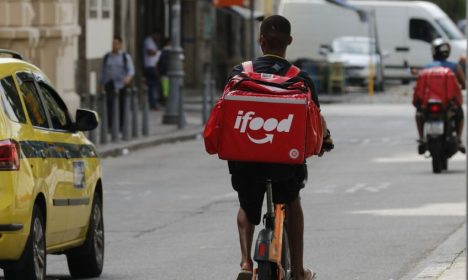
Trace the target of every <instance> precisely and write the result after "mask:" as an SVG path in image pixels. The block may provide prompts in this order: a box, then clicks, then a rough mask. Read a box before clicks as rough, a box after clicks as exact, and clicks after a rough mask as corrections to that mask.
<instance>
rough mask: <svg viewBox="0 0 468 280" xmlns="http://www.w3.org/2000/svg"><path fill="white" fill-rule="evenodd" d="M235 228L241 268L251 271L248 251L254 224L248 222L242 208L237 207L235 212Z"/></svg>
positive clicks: (250, 259)
mask: <svg viewBox="0 0 468 280" xmlns="http://www.w3.org/2000/svg"><path fill="white" fill-rule="evenodd" d="M237 228H238V230H239V241H240V247H241V254H242V260H241V264H240V266H241V269H242V270H248V271H253V261H252V257H251V256H250V252H251V251H252V241H253V235H254V230H255V226H254V225H253V224H251V223H250V221H249V219H248V218H247V213H245V211H244V209H242V208H239V212H238V213H237Z"/></svg>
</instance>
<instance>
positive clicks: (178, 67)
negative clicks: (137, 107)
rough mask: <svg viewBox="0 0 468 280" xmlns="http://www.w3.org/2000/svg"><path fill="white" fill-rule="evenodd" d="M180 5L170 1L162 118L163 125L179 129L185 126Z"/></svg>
mask: <svg viewBox="0 0 468 280" xmlns="http://www.w3.org/2000/svg"><path fill="white" fill-rule="evenodd" d="M181 10H182V8H181V4H180V0H172V1H171V42H172V43H171V48H170V55H169V65H168V73H167V75H168V76H169V100H168V105H167V109H166V112H165V114H164V116H163V123H164V124H177V125H178V127H179V128H184V127H185V125H186V121H185V115H184V107H183V105H184V103H183V94H182V87H183V82H184V81H183V78H184V68H183V60H184V50H183V49H182V47H181V42H180V41H181V39H180V37H181V36H180V35H181V33H182V32H181V24H180V21H181Z"/></svg>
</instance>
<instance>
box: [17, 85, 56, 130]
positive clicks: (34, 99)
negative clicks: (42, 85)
mask: <svg viewBox="0 0 468 280" xmlns="http://www.w3.org/2000/svg"><path fill="white" fill-rule="evenodd" d="M20 90H21V93H22V95H23V99H24V103H25V105H26V110H27V111H28V115H29V119H30V120H31V124H32V125H33V126H37V127H44V128H48V127H49V124H48V121H47V115H46V113H45V111H44V107H42V103H41V98H40V97H39V94H38V92H37V90H36V86H35V85H34V81H33V80H26V81H24V80H23V81H22V82H21V84H20Z"/></svg>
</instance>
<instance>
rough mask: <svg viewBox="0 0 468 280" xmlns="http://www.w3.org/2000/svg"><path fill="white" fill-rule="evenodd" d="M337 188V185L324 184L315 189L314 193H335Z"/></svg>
mask: <svg viewBox="0 0 468 280" xmlns="http://www.w3.org/2000/svg"><path fill="white" fill-rule="evenodd" d="M335 190H336V185H329V186H324V187H321V188H319V189H317V190H314V191H313V192H314V193H334V192H335Z"/></svg>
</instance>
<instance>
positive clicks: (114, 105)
mask: <svg viewBox="0 0 468 280" xmlns="http://www.w3.org/2000/svg"><path fill="white" fill-rule="evenodd" d="M119 98H120V96H119V93H117V92H113V93H112V95H111V96H110V109H111V112H112V114H111V116H110V118H111V120H112V122H111V138H112V142H119V130H120V115H119Z"/></svg>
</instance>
